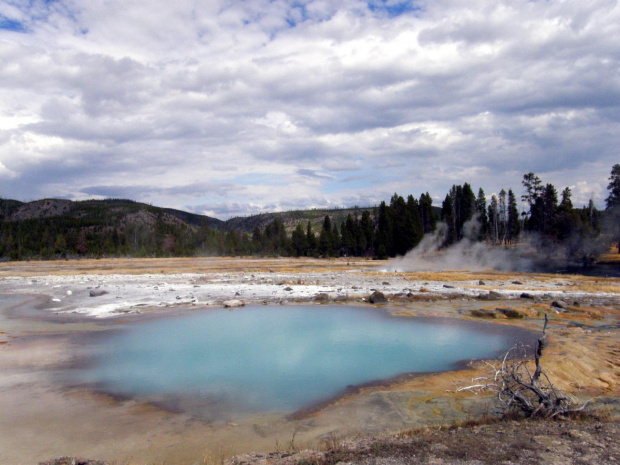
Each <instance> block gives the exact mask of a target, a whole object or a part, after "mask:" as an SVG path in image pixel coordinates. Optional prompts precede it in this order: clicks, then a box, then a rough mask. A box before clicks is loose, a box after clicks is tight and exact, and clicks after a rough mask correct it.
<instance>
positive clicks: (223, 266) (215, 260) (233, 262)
mask: <svg viewBox="0 0 620 465" xmlns="http://www.w3.org/2000/svg"><path fill="white" fill-rule="evenodd" d="M376 263H378V262H375V261H371V260H364V259H358V260H350V259H349V260H347V259H330V260H323V259H315V258H255V257H242V258H237V257H234V258H230V257H196V258H106V259H84V260H50V261H25V262H6V263H0V277H1V276H41V275H59V276H63V275H82V274H99V275H106V274H136V275H138V274H175V273H215V272H269V271H273V272H277V273H286V272H300V271H303V272H308V273H309V272H316V271H319V272H326V271H342V270H346V269H353V268H355V267H357V268H359V267H370V266H373V265H375V264H376Z"/></svg>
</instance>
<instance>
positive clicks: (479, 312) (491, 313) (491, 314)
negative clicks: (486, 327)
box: [470, 308, 497, 318]
mask: <svg viewBox="0 0 620 465" xmlns="http://www.w3.org/2000/svg"><path fill="white" fill-rule="evenodd" d="M470 315H471V316H475V317H477V318H497V313H495V310H485V309H483V308H478V309H476V310H472V311H471V312H470Z"/></svg>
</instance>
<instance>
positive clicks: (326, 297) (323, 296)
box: [314, 292, 329, 302]
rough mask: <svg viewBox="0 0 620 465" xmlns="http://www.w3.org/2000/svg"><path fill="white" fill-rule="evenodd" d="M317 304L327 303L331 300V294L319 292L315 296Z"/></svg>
mask: <svg viewBox="0 0 620 465" xmlns="http://www.w3.org/2000/svg"><path fill="white" fill-rule="evenodd" d="M314 300H315V301H316V302H327V301H328V300H329V294H327V293H325V292H319V293H318V294H316V295H315V296H314Z"/></svg>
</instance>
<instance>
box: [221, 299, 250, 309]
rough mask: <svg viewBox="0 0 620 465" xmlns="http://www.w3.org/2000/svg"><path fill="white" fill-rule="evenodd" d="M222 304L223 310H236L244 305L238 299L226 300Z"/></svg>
mask: <svg viewBox="0 0 620 465" xmlns="http://www.w3.org/2000/svg"><path fill="white" fill-rule="evenodd" d="M222 304H223V305H224V308H236V307H243V306H244V305H245V303H244V302H243V301H242V300H238V299H232V300H226V301H224V302H223V303H222Z"/></svg>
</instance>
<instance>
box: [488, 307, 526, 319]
mask: <svg viewBox="0 0 620 465" xmlns="http://www.w3.org/2000/svg"><path fill="white" fill-rule="evenodd" d="M495 311H496V312H499V313H501V314H502V315H504V316H506V317H507V318H523V314H522V313H521V312H519V311H518V310H515V309H514V308H496V309H495Z"/></svg>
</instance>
